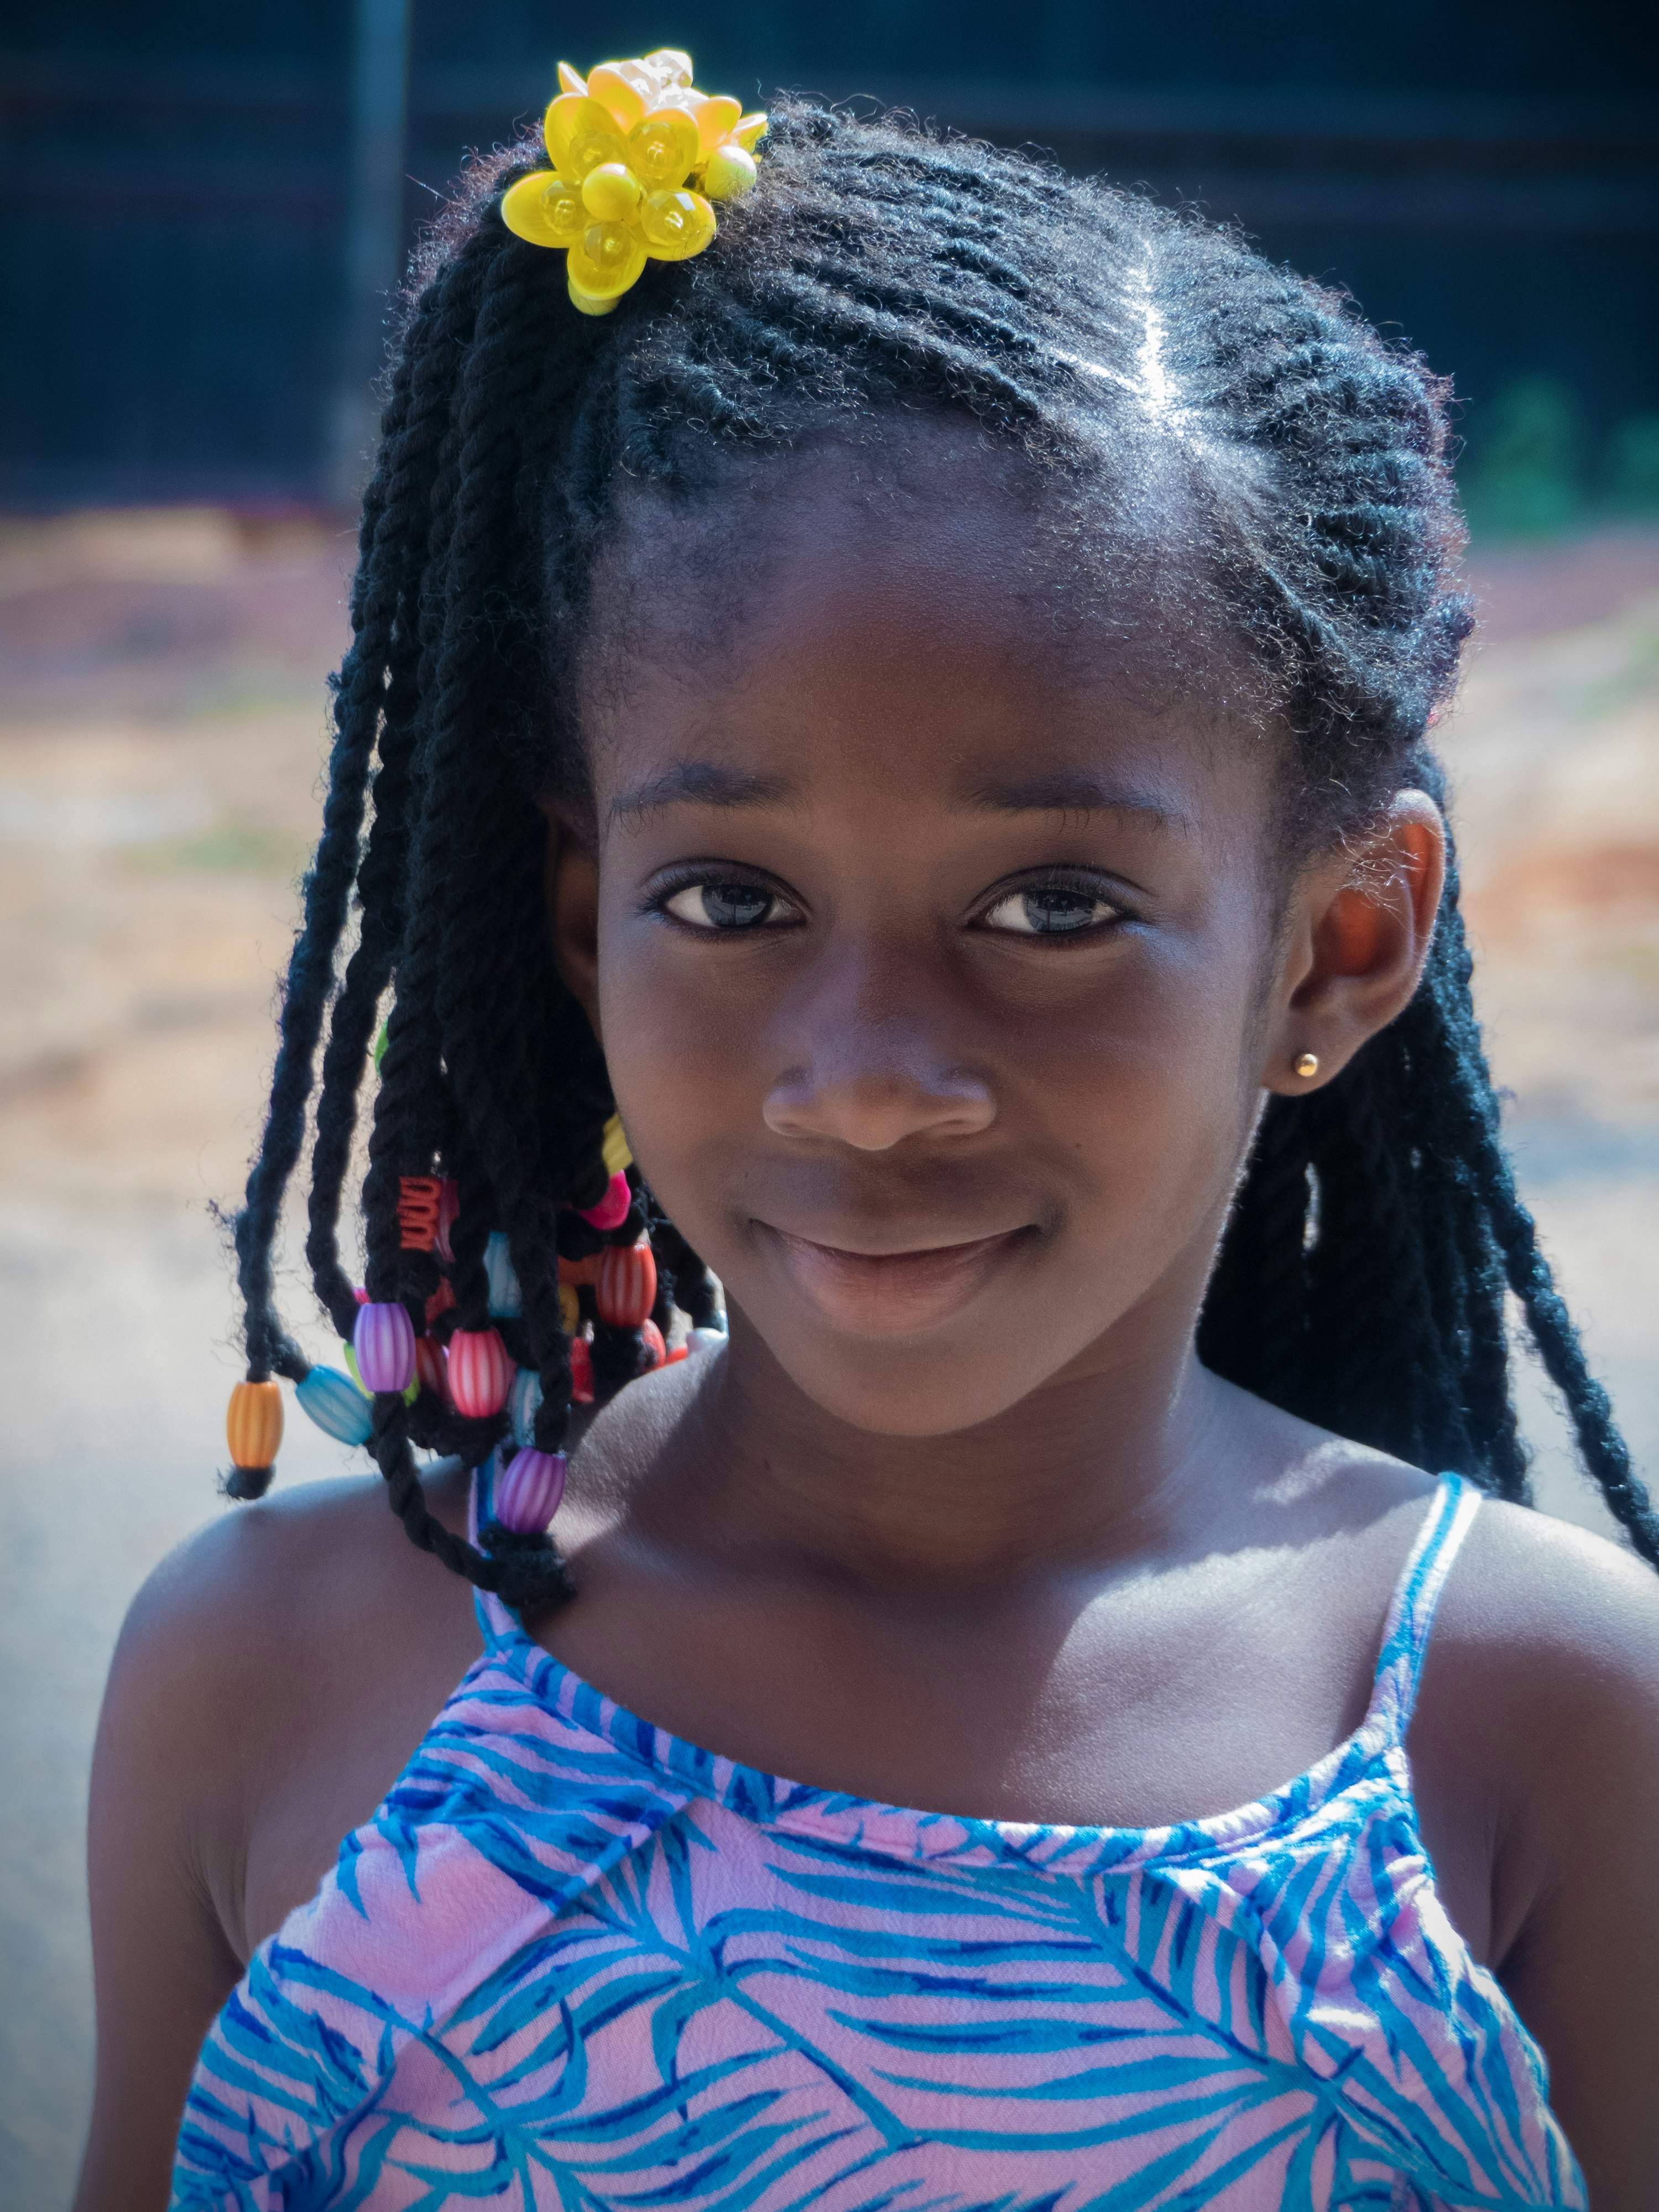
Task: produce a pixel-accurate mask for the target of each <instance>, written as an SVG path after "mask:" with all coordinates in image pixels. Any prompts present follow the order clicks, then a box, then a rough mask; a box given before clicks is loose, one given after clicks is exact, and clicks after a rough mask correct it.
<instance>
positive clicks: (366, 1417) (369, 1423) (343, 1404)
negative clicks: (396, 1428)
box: [294, 1339, 424, 1444]
mask: <svg viewBox="0 0 1659 2212" xmlns="http://www.w3.org/2000/svg"><path fill="white" fill-rule="evenodd" d="M422 1341H424V1339H423V1340H422ZM294 1397H295V1403H296V1404H297V1405H298V1406H299V1407H301V1410H302V1411H304V1412H305V1413H308V1414H309V1415H310V1417H311V1419H313V1421H315V1423H316V1424H317V1425H318V1427H319V1429H320V1430H321V1431H323V1434H324V1435H325V1436H327V1437H333V1438H334V1439H335V1440H336V1442H337V1443H343V1444H366V1443H368V1438H369V1431H371V1430H372V1429H373V1428H374V1407H373V1406H372V1405H370V1403H369V1401H368V1399H367V1398H365V1397H364V1395H363V1394H362V1391H361V1390H360V1389H358V1388H357V1385H356V1383H354V1382H353V1381H352V1379H351V1377H350V1376H349V1375H342V1374H341V1372H340V1370H339V1369H338V1368H337V1367H313V1369H312V1370H311V1371H310V1373H309V1374H308V1375H307V1376H305V1378H304V1380H303V1381H302V1382H301V1383H296V1384H295V1390H294Z"/></svg>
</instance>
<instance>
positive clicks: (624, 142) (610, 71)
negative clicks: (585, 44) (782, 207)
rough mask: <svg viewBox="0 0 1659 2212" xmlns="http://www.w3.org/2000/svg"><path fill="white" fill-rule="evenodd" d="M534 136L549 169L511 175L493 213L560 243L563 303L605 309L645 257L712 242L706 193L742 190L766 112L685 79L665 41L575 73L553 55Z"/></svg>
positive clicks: (713, 196)
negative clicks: (546, 98)
mask: <svg viewBox="0 0 1659 2212" xmlns="http://www.w3.org/2000/svg"><path fill="white" fill-rule="evenodd" d="M559 82H560V84H561V85H562V87H563V90H562V92H561V93H560V94H559V97H558V98H557V99H556V100H555V101H554V102H553V104H552V106H550V108H549V109H548V111H547V116H546V119H545V122H544V125H543V131H542V136H543V140H544V143H545V145H546V147H547V150H548V154H549V155H550V159H551V161H552V163H553V167H552V169H551V171H548V170H546V169H538V170H537V171H536V172H535V173H534V174H533V175H532V176H528V177H520V179H519V181H518V183H517V184H516V185H511V186H509V187H508V189H507V191H506V192H505V193H504V194H503V196H502V198H501V221H502V222H504V223H505V224H506V225H507V228H508V229H509V230H510V231H513V232H514V233H515V234H517V236H519V237H520V238H522V239H525V240H527V241H528V242H529V244H531V245H532V246H554V247H562V248H563V250H564V252H565V275H566V279H567V281H568V284H569V288H570V297H571V301H572V302H573V304H574V306H576V307H580V310H581V312H582V313H584V314H585V315H608V314H609V313H611V309H612V308H613V307H615V306H616V304H617V301H618V300H620V299H621V297H622V295H623V293H624V292H626V291H628V290H629V289H630V287H631V286H633V285H635V284H636V283H638V282H639V280H640V277H641V274H642V273H643V271H644V269H645V264H646V263H647V261H648V260H649V261H689V260H690V259H691V258H692V257H693V256H694V255H695V254H698V253H701V252H702V251H703V249H704V248H705V247H706V246H708V245H709V244H711V243H712V241H713V240H714V233H715V231H716V229H717V228H718V227H719V226H718V225H717V223H716V222H715V220H714V209H713V207H712V206H711V205H710V204H709V203H710V202H711V201H713V200H720V199H733V198H735V197H737V195H738V193H740V192H746V191H748V190H749V188H750V185H752V184H753V183H754V181H755V177H756V169H755V155H754V149H755V147H756V146H757V144H758V143H759V142H760V140H761V138H762V137H763V135H764V133H765V131H766V118H765V116H764V115H762V114H759V113H757V114H753V115H745V114H744V113H743V112H742V109H741V106H740V105H739V103H738V101H737V100H732V99H730V98H729V97H727V96H726V95H725V94H720V95H719V96H718V97H714V98H711V97H710V96H709V95H708V94H707V93H702V92H699V91H698V90H697V88H696V86H695V85H694V84H693V83H692V82H691V57H690V54H684V53H681V52H678V50H677V49H675V48H672V47H668V46H665V47H662V48H660V49H659V51H658V52H656V53H653V54H645V55H643V56H641V58H639V59H638V60H636V61H626V62H601V64H599V68H598V69H596V70H593V71H592V74H591V75H590V76H588V78H587V80H586V82H583V80H582V79H581V78H580V76H578V75H577V74H576V72H575V70H573V69H572V68H571V66H570V64H568V62H561V63H560V64H559Z"/></svg>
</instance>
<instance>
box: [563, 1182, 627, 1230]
mask: <svg viewBox="0 0 1659 2212" xmlns="http://www.w3.org/2000/svg"><path fill="white" fill-rule="evenodd" d="M633 1203H634V1194H633V1192H632V1191H631V1190H629V1188H628V1177H627V1176H625V1175H623V1174H620V1173H618V1174H617V1175H613V1176H611V1181H610V1182H609V1183H608V1184H607V1186H606V1188H605V1196H604V1197H603V1198H602V1199H601V1200H599V1204H598V1205H597V1206H578V1207H577V1208H576V1211H577V1212H578V1213H579V1214H580V1216H581V1218H582V1219H583V1220H584V1221H586V1222H588V1223H590V1224H591V1225H592V1227H593V1228H595V1229H620V1228H621V1227H622V1225H623V1222H624V1221H626V1220H627V1218H628V1209H629V1206H632V1204H633Z"/></svg>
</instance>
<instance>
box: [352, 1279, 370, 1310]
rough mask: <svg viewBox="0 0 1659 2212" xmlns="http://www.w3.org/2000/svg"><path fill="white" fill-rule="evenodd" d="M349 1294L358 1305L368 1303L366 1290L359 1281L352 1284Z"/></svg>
mask: <svg viewBox="0 0 1659 2212" xmlns="http://www.w3.org/2000/svg"><path fill="white" fill-rule="evenodd" d="M351 1295H352V1297H354V1298H356V1301H357V1303H358V1304H359V1305H360V1306H366V1305H367V1304H368V1291H366V1290H365V1289H364V1288H363V1286H362V1284H361V1283H358V1284H356V1285H354V1287H353V1289H352V1293H351Z"/></svg>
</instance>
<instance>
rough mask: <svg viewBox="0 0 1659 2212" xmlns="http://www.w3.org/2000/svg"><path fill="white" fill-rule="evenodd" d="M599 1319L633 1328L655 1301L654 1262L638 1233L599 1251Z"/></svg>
mask: <svg viewBox="0 0 1659 2212" xmlns="http://www.w3.org/2000/svg"><path fill="white" fill-rule="evenodd" d="M656 1302H657V1263H656V1261H655V1260H654V1258H653V1256H652V1252H651V1247H650V1246H649V1244H647V1243H646V1241H645V1239H644V1238H643V1237H641V1239H640V1241H639V1243H637V1244H623V1245H617V1244H613V1245H612V1246H611V1249H610V1250H609V1251H608V1252H603V1253H601V1254H600V1255H599V1319H600V1320H601V1321H608V1322H611V1325H612V1326H613V1327H614V1328H638V1327H639V1325H640V1323H641V1322H642V1321H644V1320H645V1319H646V1317H647V1315H648V1314H649V1313H650V1311H651V1309H652V1307H653V1305H654V1304H656Z"/></svg>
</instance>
